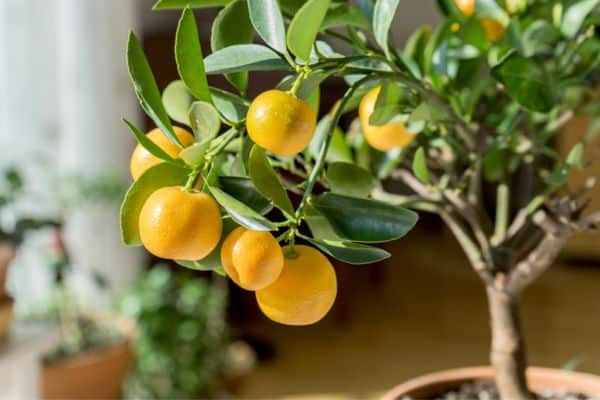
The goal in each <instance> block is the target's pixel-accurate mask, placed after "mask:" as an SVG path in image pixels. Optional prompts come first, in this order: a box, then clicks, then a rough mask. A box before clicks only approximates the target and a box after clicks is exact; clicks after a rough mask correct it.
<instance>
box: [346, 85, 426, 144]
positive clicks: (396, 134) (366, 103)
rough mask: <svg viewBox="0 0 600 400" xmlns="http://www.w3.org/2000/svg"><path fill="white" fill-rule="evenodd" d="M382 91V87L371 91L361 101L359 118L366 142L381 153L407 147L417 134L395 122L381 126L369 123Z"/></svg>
mask: <svg viewBox="0 0 600 400" xmlns="http://www.w3.org/2000/svg"><path fill="white" fill-rule="evenodd" d="M380 90H381V88H380V87H375V88H373V89H371V90H370V91H369V92H368V93H367V94H366V95H365V97H363V99H362V100H361V101H360V106H359V107H358V117H359V119H360V125H361V127H362V130H363V134H364V136H365V140H366V141H367V143H369V145H371V147H373V148H375V149H377V150H379V151H390V150H392V149H395V148H398V147H406V146H407V145H408V144H409V143H410V142H412V141H413V139H414V138H415V134H414V133H412V132H410V131H409V130H408V129H406V127H405V126H404V124H403V123H401V122H393V123H390V124H386V125H379V126H377V125H371V124H370V123H369V118H371V114H373V111H374V110H375V103H376V102H377V96H378V95H379V91H380Z"/></svg>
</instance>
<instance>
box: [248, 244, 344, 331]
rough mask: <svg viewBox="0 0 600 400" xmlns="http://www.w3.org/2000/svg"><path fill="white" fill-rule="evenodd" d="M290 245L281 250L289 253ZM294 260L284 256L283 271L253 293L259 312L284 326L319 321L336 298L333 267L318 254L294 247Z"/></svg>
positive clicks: (316, 251) (303, 247) (307, 247)
mask: <svg viewBox="0 0 600 400" xmlns="http://www.w3.org/2000/svg"><path fill="white" fill-rule="evenodd" d="M290 250H291V249H290V246H286V247H284V248H283V253H284V254H288V252H289V251H290ZM295 251H296V257H294V258H291V257H289V256H287V257H286V258H285V260H284V264H283V271H282V272H281V275H279V278H277V280H276V281H275V282H273V283H272V284H271V285H269V286H267V287H265V288H264V289H260V290H257V291H256V300H257V302H258V306H259V307H260V309H261V311H262V312H263V313H264V314H265V315H266V316H267V317H268V318H270V319H271V320H273V321H275V322H279V323H280V324H285V325H309V324H313V323H315V322H317V321H320V320H321V319H322V318H323V317H324V316H325V315H326V314H327V313H328V312H329V310H330V309H331V307H332V306H333V302H334V301H335V296H336V295H337V279H336V276H335V270H334V269H333V266H332V265H331V263H330V262H329V260H328V259H327V257H325V256H324V255H323V254H322V253H321V252H319V251H318V250H316V249H314V248H312V247H309V246H302V245H297V246H295Z"/></svg>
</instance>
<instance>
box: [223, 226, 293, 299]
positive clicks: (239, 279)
mask: <svg viewBox="0 0 600 400" xmlns="http://www.w3.org/2000/svg"><path fill="white" fill-rule="evenodd" d="M221 263H222V264H223V268H224V269H225V272H227V275H228V276H229V277H230V278H231V279H232V280H233V281H234V282H235V283H236V284H237V285H238V286H240V287H242V288H244V289H247V290H258V289H262V288H264V287H265V286H267V285H270V284H271V283H273V282H274V281H275V279H277V278H278V277H279V274H281V270H282V268H283V252H282V250H281V246H279V243H278V242H277V240H276V239H275V238H274V237H273V235H271V234H270V233H269V232H257V231H251V230H248V229H246V228H243V227H239V228H236V229H234V230H233V231H232V232H231V233H230V234H229V235H228V236H227V238H226V239H225V241H224V242H223V246H222V247H221Z"/></svg>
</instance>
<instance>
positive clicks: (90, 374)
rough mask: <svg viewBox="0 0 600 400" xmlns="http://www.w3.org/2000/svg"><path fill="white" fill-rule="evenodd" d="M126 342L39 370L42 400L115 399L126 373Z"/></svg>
mask: <svg viewBox="0 0 600 400" xmlns="http://www.w3.org/2000/svg"><path fill="white" fill-rule="evenodd" d="M131 361H132V352H131V347H130V343H129V340H127V339H125V340H123V341H122V342H119V343H117V344H115V345H112V346H109V347H106V348H103V349H99V350H97V351H91V352H87V353H83V354H79V355H76V356H74V357H70V358H68V359H65V360H63V361H59V362H57V363H53V364H50V365H43V367H42V390H41V392H42V397H43V398H45V399H56V398H63V399H64V398H68V399H92V398H95V399H118V398H120V397H121V387H122V383H123V379H124V378H125V375H126V374H127V371H128V370H129V367H130V365H131Z"/></svg>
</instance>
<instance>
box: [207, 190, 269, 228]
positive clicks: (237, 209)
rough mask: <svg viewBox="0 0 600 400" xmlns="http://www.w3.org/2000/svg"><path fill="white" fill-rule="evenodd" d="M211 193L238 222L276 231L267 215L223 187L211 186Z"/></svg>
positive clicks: (248, 226) (251, 226)
mask: <svg viewBox="0 0 600 400" xmlns="http://www.w3.org/2000/svg"><path fill="white" fill-rule="evenodd" d="M209 190H210V193H211V194H212V195H213V197H214V198H215V200H216V201H217V203H219V204H220V205H221V206H222V207H223V208H224V209H225V210H226V211H227V213H228V214H229V215H230V216H231V218H233V220H234V221H236V222H237V223H238V224H240V225H242V226H244V227H246V228H248V229H251V230H254V231H274V230H276V229H277V228H276V227H275V226H274V225H273V224H272V223H271V222H270V221H269V220H268V219H266V218H265V217H263V216H262V215H260V214H259V213H257V212H256V211H254V210H253V209H252V208H250V207H248V206H247V205H245V204H244V203H242V202H241V201H239V200H237V199H236V198H235V197H233V196H231V195H229V194H227V193H225V192H224V191H222V190H221V189H219V188H217V187H214V186H211V187H209Z"/></svg>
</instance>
